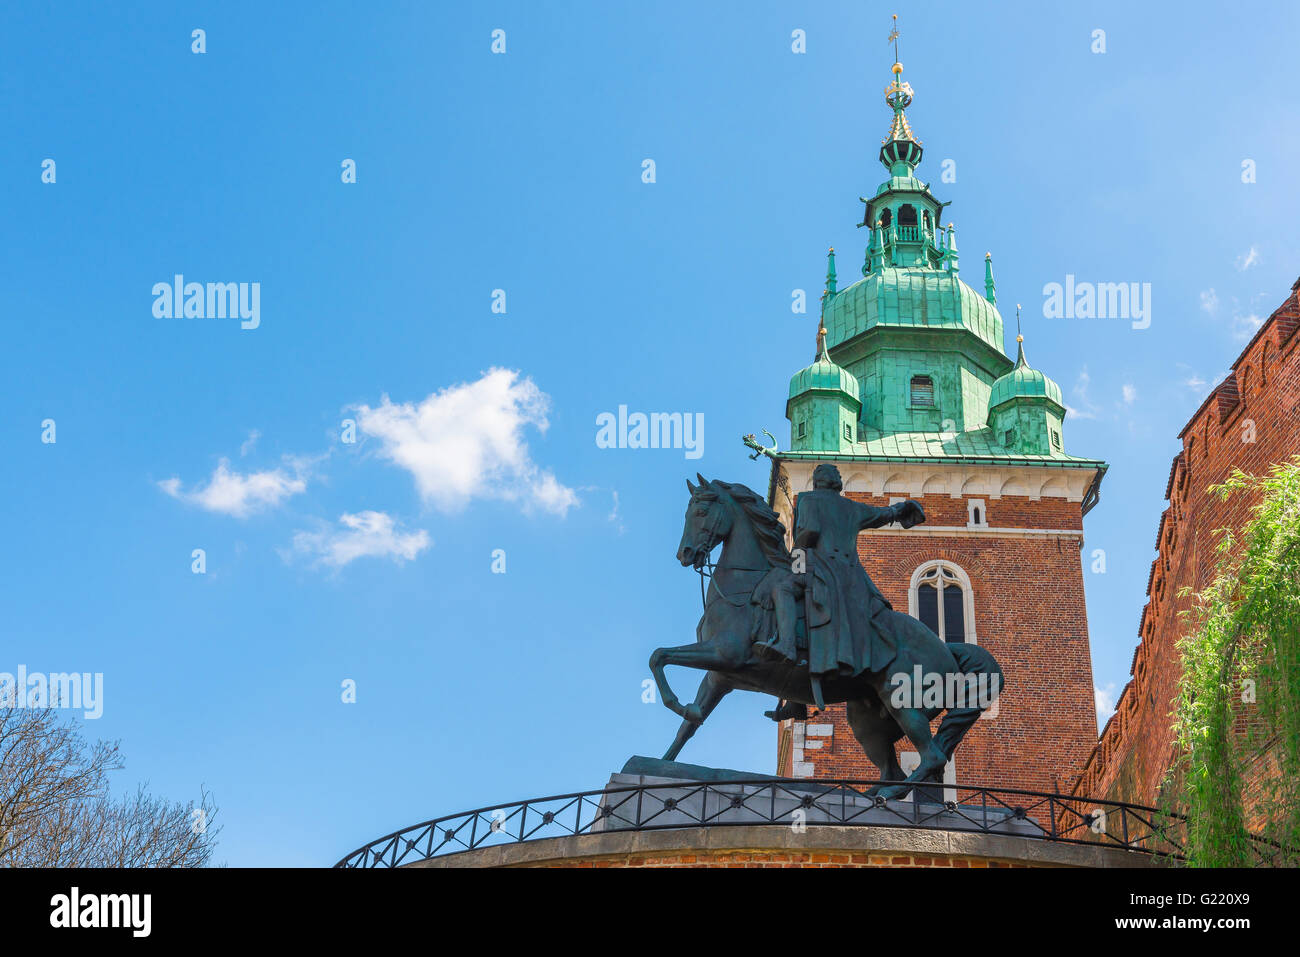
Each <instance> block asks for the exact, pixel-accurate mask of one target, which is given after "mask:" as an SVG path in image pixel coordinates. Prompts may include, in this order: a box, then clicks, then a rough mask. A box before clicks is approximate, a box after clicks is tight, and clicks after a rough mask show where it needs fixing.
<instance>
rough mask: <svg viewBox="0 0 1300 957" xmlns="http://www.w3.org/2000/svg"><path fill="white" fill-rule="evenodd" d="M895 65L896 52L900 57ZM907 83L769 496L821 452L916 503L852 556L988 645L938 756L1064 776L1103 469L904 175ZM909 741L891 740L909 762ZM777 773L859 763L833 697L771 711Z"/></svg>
mask: <svg viewBox="0 0 1300 957" xmlns="http://www.w3.org/2000/svg"><path fill="white" fill-rule="evenodd" d="M896 60H897V57H896ZM912 98H913V91H912V88H911V86H910V85H909V84H908V83H906V82H904V80H903V66H902V64H901V63H900V62H895V63H894V64H893V67H892V79H891V82H890V84H889V86H888V87H886V89H885V102H886V104H887V105H888V106H889V108H890V110H891V112H892V118H891V122H890V127H889V131H888V133H887V135H886V136H885V139H884V141H883V143H882V144H881V147H880V153H879V159H880V163H881V165H882V166H883V167H884V168H885V170H886V172H887V174H888V178H887V179H886V180H885V181H884V182H883V183H881V184H880V186H879V187H878V188H877V189H876V191H875V193H874V194H873V195H871V196H870V197H863V198H862V199H861V202H862V203H863V204H864V205H865V215H864V217H863V220H862V222H861V223H860V224H859V225H860V226H861V227H862V228H863V229H864V230H866V233H865V238H866V242H865V248H864V251H863V258H862V266H861V273H862V277H861V278H860V279H859V280H857V281H856V282H854V283H852V284H850V285H847V286H845V287H844V288H842V289H841V288H838V284H837V277H836V273H835V257H834V250H832V251H831V255H830V257H829V267H828V271H827V282H826V293H825V295H824V296H823V298H822V308H821V321H820V324H819V332H818V340H817V349H816V353H815V356H814V361H813V363H812V365H810V366H808V367H806V368H804V369H802V370H800V371H799V372H798V373H796V374H795V376H794V377H793V379H792V380H791V383H790V392H789V401H788V403H787V405H786V415H787V417H788V418H789V420H790V433H791V434H790V444H789V451H785V452H778V453H776V454H775V456H774V461H773V472H772V483H771V488H770V496H769V497H770V501H771V504H772V506H773V508H775V509H776V510H777V511H778V512H779V513H781V515H782V519H783V521H784V522H785V523H786V527H787V529H789V528H791V527H792V524H793V513H794V502H795V499H796V498H797V496H798V495H799V493H800V492H803V491H805V490H807V489H810V488H811V487H812V474H813V470H814V469H815V468H816V467H817V466H818V465H820V464H821V463H823V462H829V463H832V464H834V465H836V466H837V467H838V468H839V471H840V473H841V475H842V476H843V479H844V491H845V494H847V495H849V496H851V497H852V498H854V499H857V500H859V501H863V502H869V503H871V504H875V505H888V504H890V503H892V502H897V501H900V500H902V499H905V498H914V499H916V500H918V501H919V502H920V503H921V505H922V507H923V508H924V509H925V513H926V516H927V521H926V523H925V524H924V525H921V526H918V527H916V528H912V529H908V530H903V529H901V528H889V529H880V530H876V531H870V532H864V533H862V535H861V536H860V537H859V540H858V549H859V555H860V557H861V559H862V563H863V566H864V567H865V568H866V569H867V571H868V573H869V574H870V575H871V576H872V578H873V579H874V580H875V582H876V584H877V585H878V586H879V587H880V589H881V591H882V592H883V593H884V595H885V597H886V598H888V599H889V601H890V602H891V604H892V605H893V606H894V608H895V609H897V610H898V611H903V612H907V613H909V614H911V615H913V616H915V617H918V618H920V619H921V620H922V621H924V622H925V623H926V624H927V625H929V626H930V627H931V629H933V630H934V631H935V632H936V633H937V634H939V635H940V636H941V637H943V638H944V639H945V640H947V641H951V642H963V641H964V642H975V643H978V644H981V645H985V646H987V648H988V649H989V650H990V651H991V652H992V653H993V654H994V655H995V656H996V657H997V659H998V661H999V662H1000V663H1001V665H1002V668H1003V670H1004V672H1005V675H1006V687H1005V690H1004V692H1003V695H1002V698H1001V701H1000V703H999V706H998V708H997V709H996V712H997V713H996V714H995V715H993V714H990V715H986V717H985V718H984V719H982V720H980V721H978V722H977V723H976V725H975V727H974V728H973V729H972V730H971V732H970V734H969V735H968V737H967V738H966V740H965V742H964V743H963V744H962V746H961V747H960V748H959V749H958V751H957V754H956V756H955V759H954V762H953V763H952V764H951V765H950V767H949V769H948V778H949V780H954V779H955V780H957V781H959V782H961V783H965V784H984V785H994V786H1003V787H1019V788H1025V789H1029V790H1036V791H1051V790H1052V789H1053V787H1054V786H1057V785H1059V787H1060V788H1061V789H1062V790H1065V789H1067V788H1069V787H1070V786H1071V784H1072V782H1073V779H1074V776H1075V775H1077V773H1078V772H1079V770H1080V768H1081V767H1082V765H1083V763H1084V762H1085V760H1086V759H1087V757H1088V755H1089V753H1090V752H1091V750H1092V748H1093V745H1094V743H1095V742H1096V740H1097V716H1096V710H1095V703H1094V693H1093V682H1092V667H1091V659H1090V652H1089V643H1088V622H1087V613H1086V608H1085V604H1084V588H1083V565H1082V556H1081V549H1082V546H1083V517H1084V515H1085V514H1086V513H1087V512H1088V510H1089V509H1090V508H1092V506H1093V505H1095V504H1096V502H1097V499H1098V490H1099V488H1100V485H1101V480H1102V477H1103V476H1104V475H1105V472H1106V464H1105V463H1104V462H1101V461H1099V460H1096V459H1091V458H1084V457H1080V456H1076V455H1073V454H1070V453H1068V452H1067V451H1066V450H1065V444H1064V443H1065V440H1064V432H1063V428H1062V426H1063V422H1064V420H1065V417H1066V410H1065V407H1064V405H1063V403H1062V397H1061V390H1060V387H1059V386H1058V385H1057V384H1056V383H1055V382H1053V381H1052V380H1051V379H1050V378H1048V377H1047V376H1046V375H1044V374H1043V373H1042V372H1039V371H1037V370H1035V369H1033V368H1031V367H1030V365H1029V363H1028V360H1027V359H1026V357H1025V349H1024V345H1023V337H1022V336H1020V335H1017V337H1016V338H1017V342H1018V348H1017V353H1018V354H1017V359H1016V361H1015V362H1013V361H1012V360H1011V359H1010V357H1009V356H1008V355H1007V353H1006V351H1005V347H1004V335H1005V333H1004V329H1003V322H1002V316H1001V314H1000V313H999V311H998V308H997V295H996V286H995V283H994V279H993V263H992V257H991V256H988V255H986V256H985V262H984V267H985V268H984V283H983V285H984V291H983V293H982V294H981V293H980V292H977V291H976V290H975V289H973V288H971V287H970V286H969V285H967V284H966V283H965V282H964V281H962V279H961V275H960V260H959V256H958V251H957V236H956V230H955V228H954V226H953V224H952V222H951V221H949V222H947V224H946V225H942V224H941V220H943V219H946V218H947V216H946V214H945V207H946V206H947V205H948V204H947V203H945V202H942V201H940V200H939V199H938V198H936V197H935V196H934V194H933V193H931V191H930V184H929V183H926V182H924V181H923V180H921V179H919V178H918V177H917V175H916V174H917V168H918V166H919V165H920V163H921V159H922V147H921V142H920V140H919V139H917V137H916V136H915V134H914V133H913V132H912V129H911V125H910V124H909V122H908V118H907V114H906V110H907V107H908V106H909V105H910V104H911V102H912ZM910 747H911V746H910V745H909V744H907V743H906V741H905V740H904V742H903V743H902V744H901V745H900V760H901V762H902V764H903V766H904V768H908V767H909V766H913V765H914V762H915V756H914V755H909V754H908V753H907V752H908V750H909V749H910ZM778 755H779V756H778V764H779V768H778V771H779V773H781V774H786V775H792V776H796V777H871V776H874V774H875V769H874V767H873V766H872V765H871V764H869V763H868V762H867V760H866V758H865V757H864V756H863V754H862V751H861V749H860V748H859V747H858V745H857V742H856V741H854V740H853V737H852V734H851V733H850V731H849V728H848V724H847V722H846V721H845V719H844V712H843V706H832V707H830V708H829V709H828V710H827V711H826V712H823V713H822V714H820V715H814V716H812V717H810V718H809V719H808V720H807V721H786V722H783V723H782V725H781V728H780V734H779V746H778Z"/></svg>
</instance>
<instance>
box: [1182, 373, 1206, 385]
mask: <svg viewBox="0 0 1300 957" xmlns="http://www.w3.org/2000/svg"><path fill="white" fill-rule="evenodd" d="M1183 385H1185V386H1187V388H1189V389H1201V388H1204V387H1205V386H1207V385H1209V383H1208V382H1206V381H1205V380H1204V379H1202V378H1201V377H1200V376H1198V375H1197V374H1196V373H1192V375H1191V376H1190V377H1189V378H1188V379H1187V380H1186V381H1185V382H1184V383H1183Z"/></svg>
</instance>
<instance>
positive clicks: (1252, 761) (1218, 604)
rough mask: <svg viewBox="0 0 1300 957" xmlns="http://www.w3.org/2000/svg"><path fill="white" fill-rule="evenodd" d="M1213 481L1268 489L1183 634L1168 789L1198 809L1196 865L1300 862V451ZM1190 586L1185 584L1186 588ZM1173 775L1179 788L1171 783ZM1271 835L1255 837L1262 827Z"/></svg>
mask: <svg viewBox="0 0 1300 957" xmlns="http://www.w3.org/2000/svg"><path fill="white" fill-rule="evenodd" d="M1210 491H1211V492H1214V493H1216V494H1217V495H1218V496H1219V497H1220V499H1221V500H1223V501H1225V502H1226V501H1228V500H1230V499H1232V498H1233V496H1246V497H1248V498H1250V499H1253V500H1257V504H1256V505H1255V506H1254V508H1253V513H1252V516H1251V518H1250V520H1249V521H1248V522H1247V523H1246V524H1245V526H1244V527H1243V528H1242V529H1241V532H1240V534H1239V535H1235V534H1233V532H1232V531H1231V530H1225V531H1224V532H1223V533H1222V538H1221V540H1220V542H1219V545H1218V563H1217V568H1216V575H1215V579H1214V581H1213V583H1211V584H1210V585H1209V587H1207V588H1206V589H1205V590H1204V591H1202V592H1201V593H1200V594H1198V595H1196V596H1195V602H1194V605H1193V608H1192V610H1191V612H1190V613H1189V616H1188V617H1189V621H1190V623H1191V626H1192V627H1191V628H1190V630H1189V633H1188V634H1187V636H1186V637H1185V638H1183V639H1182V640H1181V641H1180V642H1179V648H1180V650H1181V652H1182V666H1183V670H1182V676H1181V679H1180V682H1179V689H1178V695H1177V698H1176V710H1175V713H1174V729H1175V733H1176V736H1177V743H1178V746H1179V753H1180V755H1181V757H1180V761H1179V763H1178V764H1177V765H1176V766H1175V768H1174V769H1173V770H1172V772H1171V776H1170V778H1169V781H1167V782H1166V793H1167V794H1170V796H1171V797H1173V798H1174V800H1175V801H1177V802H1178V804H1179V805H1180V807H1179V810H1181V811H1183V812H1184V813H1185V814H1186V815H1187V856H1188V862H1189V863H1190V864H1192V865H1193V866H1201V867H1225V866H1257V865H1259V864H1262V863H1263V864H1274V865H1292V866H1294V865H1296V864H1297V863H1300V456H1298V457H1297V458H1296V459H1295V460H1293V461H1292V462H1291V463H1288V464H1285V465H1277V466H1274V468H1273V470H1272V471H1271V472H1270V473H1269V474H1268V475H1267V476H1251V475H1247V474H1245V473H1243V472H1241V471H1240V470H1235V471H1234V472H1233V474H1232V475H1231V476H1230V477H1229V478H1228V479H1227V480H1226V481H1225V482H1224V483H1223V484H1222V485H1217V486H1213V487H1212V488H1211V489H1210ZM1184 594H1186V592H1184ZM1170 784H1172V787H1170V786H1169V785H1170ZM1252 833H1253V834H1255V835H1258V836H1259V837H1261V838H1263V840H1262V841H1261V840H1257V839H1252V838H1251V834H1252Z"/></svg>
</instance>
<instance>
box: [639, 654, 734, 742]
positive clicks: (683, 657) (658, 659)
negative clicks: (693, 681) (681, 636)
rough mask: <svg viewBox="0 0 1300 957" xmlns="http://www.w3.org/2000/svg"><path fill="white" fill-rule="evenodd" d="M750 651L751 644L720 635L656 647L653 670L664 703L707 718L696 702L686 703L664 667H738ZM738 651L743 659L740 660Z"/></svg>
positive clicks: (686, 714)
mask: <svg viewBox="0 0 1300 957" xmlns="http://www.w3.org/2000/svg"><path fill="white" fill-rule="evenodd" d="M747 653H748V645H747V644H746V645H744V646H743V648H742V647H741V646H740V645H739V644H738V643H737V642H735V641H728V640H719V639H717V638H711V639H709V640H708V641H700V642H695V643H694V644H690V645H678V646H677V647H676V648H656V649H655V650H654V652H653V654H651V655H650V673H651V674H652V675H654V678H655V684H656V685H657V686H658V687H659V698H660V700H661V701H663V703H664V707H665V708H667V709H668V710H669V711H671V712H673V714H679V715H681V716H682V717H683V718H685V719H686V720H688V721H692V722H694V723H695V724H699V723H700V722H701V721H703V720H704V717H703V715H702V713H701V711H700V707H699V705H698V704H697V703H695V702H692V703H691V704H689V705H687V706H686V707H682V703H681V702H680V701H678V700H677V695H676V693H675V692H674V691H673V689H672V686H671V685H670V684H668V678H667V676H666V675H665V674H664V669H665V668H667V667H668V666H669V665H680V666H681V667H683V668H698V669H700V670H701V671H715V670H720V671H725V670H728V669H733V670H734V669H735V668H736V667H739V664H740V663H741V662H743V661H744V660H745V654H747ZM738 655H739V661H737V656H738Z"/></svg>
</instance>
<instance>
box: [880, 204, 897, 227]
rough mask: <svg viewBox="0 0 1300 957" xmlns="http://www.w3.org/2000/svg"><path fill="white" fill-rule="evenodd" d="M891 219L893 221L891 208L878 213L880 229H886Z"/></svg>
mask: <svg viewBox="0 0 1300 957" xmlns="http://www.w3.org/2000/svg"><path fill="white" fill-rule="evenodd" d="M893 221H894V211H893V210H892V209H887V210H885V211H884V212H883V213H881V214H880V228H881V229H884V230H888V229H889V225H890V223H892V222H893Z"/></svg>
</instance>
